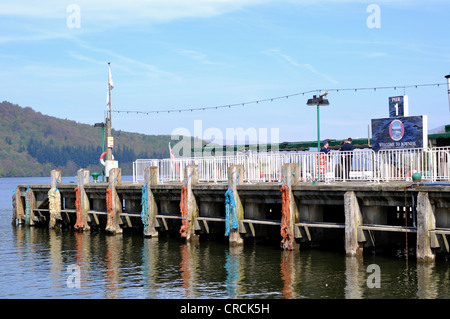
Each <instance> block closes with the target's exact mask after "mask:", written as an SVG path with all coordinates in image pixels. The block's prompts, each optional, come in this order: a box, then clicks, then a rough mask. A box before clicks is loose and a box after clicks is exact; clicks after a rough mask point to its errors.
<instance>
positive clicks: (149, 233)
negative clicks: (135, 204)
mask: <svg viewBox="0 0 450 319" xmlns="http://www.w3.org/2000/svg"><path fill="white" fill-rule="evenodd" d="M157 184H158V166H148V167H146V168H145V169H144V185H146V187H147V216H148V218H147V220H146V221H145V223H146V225H147V229H146V230H144V236H145V237H158V231H157V230H156V229H155V225H156V215H157V214H158V206H157V205H156V201H155V197H154V196H153V193H152V186H154V185H157Z"/></svg>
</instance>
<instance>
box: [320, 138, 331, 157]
mask: <svg viewBox="0 0 450 319" xmlns="http://www.w3.org/2000/svg"><path fill="white" fill-rule="evenodd" d="M329 152H330V145H329V144H328V141H326V140H325V141H323V146H322V147H321V148H320V153H325V154H328V153H329Z"/></svg>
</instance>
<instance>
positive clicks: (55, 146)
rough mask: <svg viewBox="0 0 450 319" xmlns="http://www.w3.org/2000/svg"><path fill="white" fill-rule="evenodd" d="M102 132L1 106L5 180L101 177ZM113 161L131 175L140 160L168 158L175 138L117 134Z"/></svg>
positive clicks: (0, 163) (0, 160)
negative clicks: (84, 171)
mask: <svg viewBox="0 0 450 319" xmlns="http://www.w3.org/2000/svg"><path fill="white" fill-rule="evenodd" d="M101 131H102V130H101V128H97V127H93V126H92V125H88V124H81V123H77V122H75V121H71V120H63V119H58V118H55V117H52V116H48V115H43V114H41V113H40V112H36V111H34V110H33V109H32V108H30V107H25V108H22V107H20V106H19V105H16V104H12V103H10V102H6V101H4V102H1V103H0V177H18V176H50V171H51V170H52V169H61V170H62V173H63V175H64V176H70V175H75V174H76V171H77V170H78V169H80V168H89V169H90V170H91V172H94V171H97V172H101V168H102V166H101V164H100V162H99V158H100V155H101V153H102V146H101V141H102V137H101ZM112 134H113V136H114V149H113V154H114V158H115V159H116V160H117V161H119V167H121V168H122V174H123V175H131V174H132V162H133V161H135V160H136V159H138V158H167V157H169V149H168V143H169V142H170V135H144V134H137V133H128V132H123V131H116V130H113V131H112Z"/></svg>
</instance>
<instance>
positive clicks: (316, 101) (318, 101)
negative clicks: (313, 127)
mask: <svg viewBox="0 0 450 319" xmlns="http://www.w3.org/2000/svg"><path fill="white" fill-rule="evenodd" d="M327 94H328V91H326V92H324V93H322V94H320V95H319V97H317V95H313V98H312V99H308V101H307V103H306V105H308V106H316V107H317V153H318V155H317V161H318V176H319V181H320V158H319V155H320V154H319V153H320V111H319V106H326V105H330V103H329V102H328V100H327V99H325V98H324V97H325V96H327Z"/></svg>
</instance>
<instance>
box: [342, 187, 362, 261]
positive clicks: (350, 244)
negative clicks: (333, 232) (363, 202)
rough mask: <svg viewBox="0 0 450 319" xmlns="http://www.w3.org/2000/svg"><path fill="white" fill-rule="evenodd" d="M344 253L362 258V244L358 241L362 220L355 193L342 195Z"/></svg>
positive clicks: (350, 192) (349, 192)
mask: <svg viewBox="0 0 450 319" xmlns="http://www.w3.org/2000/svg"><path fill="white" fill-rule="evenodd" d="M344 209H345V252H346V254H347V256H362V253H363V244H362V243H360V242H359V241H358V228H359V227H360V226H361V225H362V222H363V219H362V214H361V210H360V208H359V204H358V199H357V197H356V195H355V192H353V191H348V192H346V193H345V194H344Z"/></svg>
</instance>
